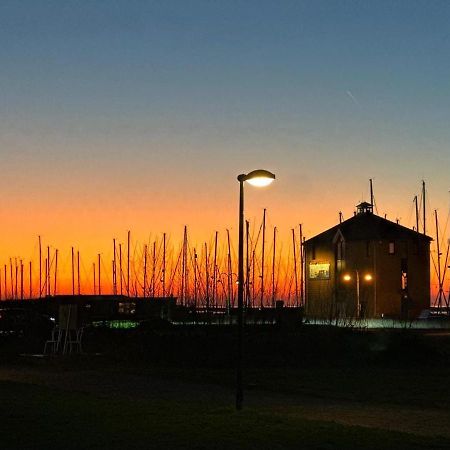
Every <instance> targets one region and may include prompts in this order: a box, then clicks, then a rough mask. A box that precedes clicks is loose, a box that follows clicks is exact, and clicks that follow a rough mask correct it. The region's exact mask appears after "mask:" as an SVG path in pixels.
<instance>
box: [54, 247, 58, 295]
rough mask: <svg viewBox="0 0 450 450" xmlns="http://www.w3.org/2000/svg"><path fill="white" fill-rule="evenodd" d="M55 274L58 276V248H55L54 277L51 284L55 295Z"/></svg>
mask: <svg viewBox="0 0 450 450" xmlns="http://www.w3.org/2000/svg"><path fill="white" fill-rule="evenodd" d="M57 276H58V249H56V250H55V278H54V284H53V295H56V282H57Z"/></svg>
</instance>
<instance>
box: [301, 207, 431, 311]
mask: <svg viewBox="0 0 450 450" xmlns="http://www.w3.org/2000/svg"><path fill="white" fill-rule="evenodd" d="M431 240H432V239H431V238H430V237H429V236H426V235H424V234H421V233H418V232H417V231H414V230H411V229H409V228H406V227H404V226H401V225H399V224H398V223H395V222H391V221H390V220H387V219H384V218H382V217H380V216H377V215H375V214H373V208H372V205H371V204H370V203H366V202H363V203H361V204H359V205H358V206H357V212H356V213H355V215H354V216H353V217H352V218H350V219H348V220H346V221H344V222H342V223H340V224H338V225H336V226H334V227H332V228H330V229H329V230H327V231H324V232H323V233H320V234H318V235H317V236H315V237H313V238H311V239H309V240H307V241H305V263H306V267H305V271H306V314H307V315H308V316H310V317H317V318H327V319H328V318H330V319H334V318H344V317H345V318H350V317H353V318H357V317H359V318H381V317H392V318H405V319H406V318H414V317H417V316H418V315H419V314H420V312H421V311H422V310H423V309H425V308H429V306H430V241H431Z"/></svg>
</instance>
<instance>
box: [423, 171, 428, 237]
mask: <svg viewBox="0 0 450 450" xmlns="http://www.w3.org/2000/svg"><path fill="white" fill-rule="evenodd" d="M425 195H426V191H425V181H423V180H422V206H423V234H427V228H426V222H427V219H426V217H427V215H426V210H425V208H426V206H425V205H426V202H425Z"/></svg>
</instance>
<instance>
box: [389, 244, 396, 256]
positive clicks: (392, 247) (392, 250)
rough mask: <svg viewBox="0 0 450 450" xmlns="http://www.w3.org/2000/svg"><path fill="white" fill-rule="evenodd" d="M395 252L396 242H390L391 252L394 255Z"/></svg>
mask: <svg viewBox="0 0 450 450" xmlns="http://www.w3.org/2000/svg"><path fill="white" fill-rule="evenodd" d="M394 253H395V242H389V254H390V255H393V254H394Z"/></svg>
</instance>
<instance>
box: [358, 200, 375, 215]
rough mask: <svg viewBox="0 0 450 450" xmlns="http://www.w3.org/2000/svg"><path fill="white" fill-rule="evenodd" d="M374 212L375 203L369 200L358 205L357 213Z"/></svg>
mask: <svg viewBox="0 0 450 450" xmlns="http://www.w3.org/2000/svg"><path fill="white" fill-rule="evenodd" d="M372 213H373V205H371V204H370V203H367V202H361V203H360V204H359V205H356V214H357V215H360V214H372Z"/></svg>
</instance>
